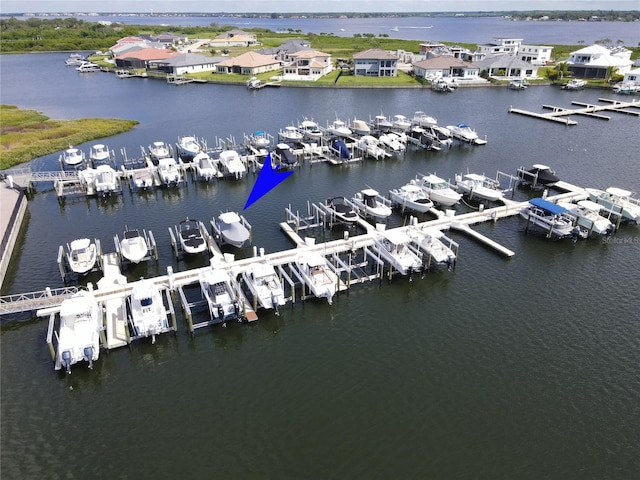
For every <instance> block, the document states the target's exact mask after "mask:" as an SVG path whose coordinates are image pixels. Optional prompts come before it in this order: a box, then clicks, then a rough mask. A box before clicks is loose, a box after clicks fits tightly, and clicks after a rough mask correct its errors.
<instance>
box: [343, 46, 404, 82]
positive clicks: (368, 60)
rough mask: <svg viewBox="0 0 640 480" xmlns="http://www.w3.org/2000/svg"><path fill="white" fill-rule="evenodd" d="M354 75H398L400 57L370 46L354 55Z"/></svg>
mask: <svg viewBox="0 0 640 480" xmlns="http://www.w3.org/2000/svg"><path fill="white" fill-rule="evenodd" d="M353 61H354V68H353V74H354V75H362V76H366V77H397V76H398V58H397V57H396V56H395V55H393V54H391V53H389V52H385V51H384V50H381V49H379V48H370V49H369V50H365V51H364V52H359V53H356V54H354V55H353Z"/></svg>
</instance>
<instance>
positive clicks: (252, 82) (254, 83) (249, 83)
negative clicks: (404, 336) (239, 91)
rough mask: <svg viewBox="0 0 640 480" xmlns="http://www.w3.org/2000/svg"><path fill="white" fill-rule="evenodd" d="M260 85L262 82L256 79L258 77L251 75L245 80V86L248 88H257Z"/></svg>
mask: <svg viewBox="0 0 640 480" xmlns="http://www.w3.org/2000/svg"><path fill="white" fill-rule="evenodd" d="M261 86H262V82H261V81H260V80H259V79H258V77H251V78H250V79H249V80H247V88H248V89H249V90H257V89H258V88H260V87H261Z"/></svg>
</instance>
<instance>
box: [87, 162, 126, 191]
mask: <svg viewBox="0 0 640 480" xmlns="http://www.w3.org/2000/svg"><path fill="white" fill-rule="evenodd" d="M93 185H94V187H95V191H96V193H97V194H98V195H111V194H112V193H118V192H120V175H119V174H118V172H116V171H115V169H114V168H113V167H111V166H110V165H98V167H97V168H96V169H95V174H94V177H93Z"/></svg>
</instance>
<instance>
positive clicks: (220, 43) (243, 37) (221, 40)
mask: <svg viewBox="0 0 640 480" xmlns="http://www.w3.org/2000/svg"><path fill="white" fill-rule="evenodd" d="M258 43H259V42H258V39H257V37H256V36H255V35H254V34H252V33H247V32H245V31H243V30H229V31H228V32H225V33H222V34H220V35H218V36H217V37H216V38H214V39H213V40H211V41H210V42H209V46H210V47H212V48H221V47H250V46H253V45H258Z"/></svg>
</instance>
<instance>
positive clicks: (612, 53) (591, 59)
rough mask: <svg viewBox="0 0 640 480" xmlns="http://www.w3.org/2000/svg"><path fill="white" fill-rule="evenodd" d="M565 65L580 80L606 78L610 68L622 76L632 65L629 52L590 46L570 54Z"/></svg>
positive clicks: (617, 48)
mask: <svg viewBox="0 0 640 480" xmlns="http://www.w3.org/2000/svg"><path fill="white" fill-rule="evenodd" d="M566 63H567V65H568V66H569V71H571V72H572V73H573V75H574V76H576V77H581V78H606V77H607V72H608V69H609V68H610V67H613V68H615V69H616V72H617V73H619V74H621V75H624V74H625V73H627V72H628V71H629V70H631V66H632V65H633V62H632V61H631V50H627V49H626V48H624V47H614V48H607V47H603V46H602V45H590V46H588V47H585V48H581V49H580V50H576V51H575V52H571V54H570V55H569V60H567V61H566Z"/></svg>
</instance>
